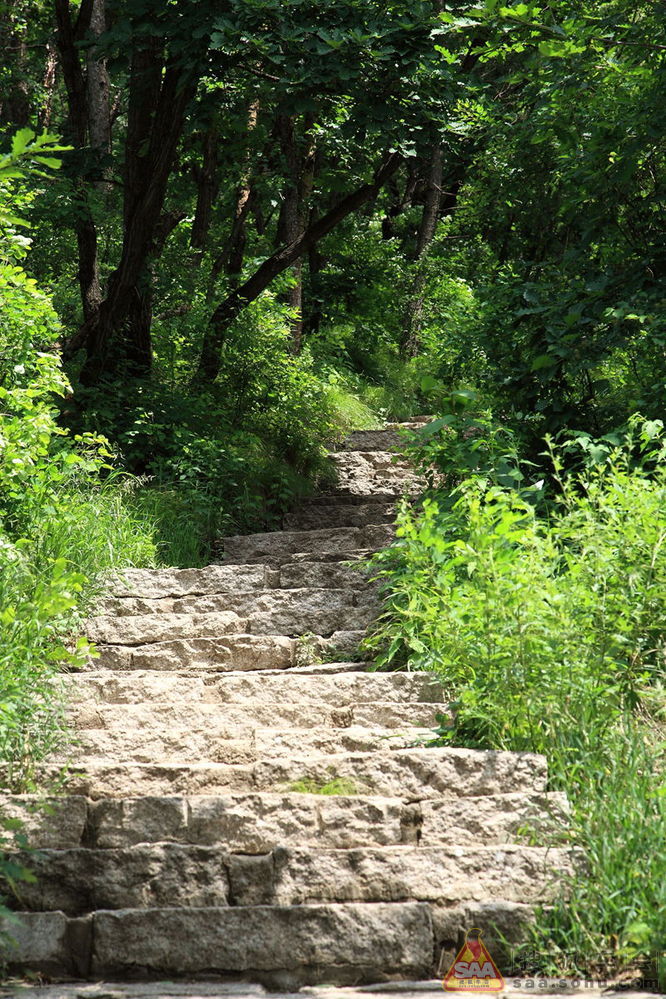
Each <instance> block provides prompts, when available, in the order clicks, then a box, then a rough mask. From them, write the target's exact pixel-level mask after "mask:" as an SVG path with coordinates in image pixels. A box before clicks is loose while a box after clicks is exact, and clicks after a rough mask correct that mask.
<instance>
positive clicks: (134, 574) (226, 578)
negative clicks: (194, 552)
mask: <svg viewBox="0 0 666 999" xmlns="http://www.w3.org/2000/svg"><path fill="white" fill-rule="evenodd" d="M273 580H274V573H273V570H271V569H268V568H267V567H266V566H262V565H236V566H227V565H209V566H206V568H205V569H125V570H124V571H123V572H122V574H121V575H119V576H116V577H112V578H110V579H109V581H108V584H107V588H108V592H109V593H110V594H111V595H112V596H116V597H144V598H146V599H153V600H157V599H159V598H160V597H181V596H185V595H186V594H189V593H224V592H226V591H231V592H234V593H235V592H239V591H240V590H255V589H259V590H264V589H267V588H268V587H270V586H273V585H274V583H273Z"/></svg>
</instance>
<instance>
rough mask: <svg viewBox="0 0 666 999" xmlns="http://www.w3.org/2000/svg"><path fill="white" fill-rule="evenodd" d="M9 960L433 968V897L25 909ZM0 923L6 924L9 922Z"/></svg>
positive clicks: (321, 976) (327, 971)
mask: <svg viewBox="0 0 666 999" xmlns="http://www.w3.org/2000/svg"><path fill="white" fill-rule="evenodd" d="M17 920H18V921H17V922H16V923H14V922H7V921H5V926H6V928H7V930H8V932H11V935H12V936H13V937H14V939H15V941H16V946H15V949H14V950H13V951H12V956H11V958H10V960H11V965H10V969H12V970H20V969H24V968H26V967H27V968H30V969H31V970H33V971H39V972H42V973H44V974H48V975H52V976H53V975H65V976H73V977H79V978H89V977H92V978H100V977H103V978H106V979H109V978H110V977H111V976H112V975H118V976H120V977H124V978H127V977H130V978H136V977H137V976H139V977H143V978H146V977H155V976H157V975H166V976H169V977H171V976H181V977H182V976H190V977H191V976H193V975H197V974H199V975H201V974H204V975H206V976H211V975H222V976H224V977H225V978H227V979H228V978H234V977H235V978H242V979H244V980H245V981H248V980H249V981H254V982H260V983H264V984H265V985H268V986H271V987H273V988H276V989H281V990H284V989H288V988H292V987H293V988H298V987H299V986H300V985H307V984H315V983H317V982H327V983H331V984H337V985H344V984H359V983H361V982H377V981H387V980H389V979H392V978H426V977H428V976H429V975H430V974H432V973H433V953H434V946H435V941H434V932H433V919H432V913H431V909H430V907H429V906H428V905H427V904H425V903H419V902H406V903H398V904H385V903H375V904H372V903H348V904H346V905H337V904H333V905H312V906H309V905H308V906H253V907H250V908H245V907H243V906H225V907H220V908H203V909H199V908H181V909H179V908H163V909H121V910H119V911H109V910H101V911H97V912H95V913H94V914H92V915H91V916H88V917H84V918H75V917H68V916H66V915H65V914H64V913H62V912H39V913H24V914H21V915H19V916H18V917H17ZM2 928H3V927H2V925H0V929H2Z"/></svg>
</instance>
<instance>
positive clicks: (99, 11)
mask: <svg viewBox="0 0 666 999" xmlns="http://www.w3.org/2000/svg"><path fill="white" fill-rule="evenodd" d="M55 11H56V21H57V26H58V32H57V46H58V51H59V53H60V63H61V66H62V71H63V78H64V81H65V89H66V92H67V106H68V118H69V130H70V133H71V136H72V141H73V144H74V145H75V146H77V147H78V148H79V149H82V148H83V147H84V146H86V145H88V144H89V145H90V146H92V147H93V149H94V150H95V152H96V153H97V154H98V155H99V156H103V155H105V154H107V153H108V152H109V149H110V143H111V125H110V114H109V87H108V75H107V72H106V66H105V65H104V63H103V61H102V60H100V61H97V60H96V59H95V56H94V52H90V51H89V54H88V56H87V61H86V71H85V72H84V69H83V64H82V62H81V49H80V48H79V43H80V42H81V41H82V40H83V38H84V37H85V36H86V34H87V33H88V32H89V31H92V32H93V34H94V35H95V37H99V35H100V34H101V33H102V32H103V31H104V30H105V18H104V0H84V2H83V3H82V4H81V7H80V8H79V14H78V17H77V19H76V22H72V17H71V8H70V4H69V0H55ZM74 189H75V204H76V223H75V230H76V241H77V249H78V259H79V269H78V280H79V289H80V293H81V305H82V307H83V319H84V322H88V321H90V320H91V319H92V317H93V316H94V315H95V314H96V313H97V310H98V309H99V306H100V304H101V301H102V290H101V286H100V280H99V263H98V248H97V227H96V225H95V221H94V219H93V215H92V211H91V209H90V204H89V200H88V189H87V182H86V179H85V178H83V177H78V178H77V179H76V180H75V183H74Z"/></svg>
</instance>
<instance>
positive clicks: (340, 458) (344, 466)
mask: <svg viewBox="0 0 666 999" xmlns="http://www.w3.org/2000/svg"><path fill="white" fill-rule="evenodd" d="M330 460H331V462H332V463H333V465H334V466H335V473H336V476H337V491H338V492H339V493H348V494H351V495H355V496H365V497H369V496H371V497H373V498H376V496H377V494H378V493H381V494H383V495H387V494H388V495H389V496H393V497H397V496H402V495H404V494H407V495H414V494H416V493H418V492H420V491H421V490H422V489H423V483H422V482H421V480H420V479H419V477H418V476H417V475H416V473H415V472H414V471H412V469H411V468H410V467H409V466H408V465H407V463H406V462H400V461H398V460H396V458H395V457H394V456H393V455H392V454H391V453H390V451H339V452H338V453H336V454H332V455H331V456H330ZM375 547H378V546H375Z"/></svg>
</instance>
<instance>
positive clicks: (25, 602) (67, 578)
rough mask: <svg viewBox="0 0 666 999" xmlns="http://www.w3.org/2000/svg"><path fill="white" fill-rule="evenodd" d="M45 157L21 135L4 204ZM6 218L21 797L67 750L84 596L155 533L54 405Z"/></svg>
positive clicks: (92, 441)
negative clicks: (70, 673)
mask: <svg viewBox="0 0 666 999" xmlns="http://www.w3.org/2000/svg"><path fill="white" fill-rule="evenodd" d="M47 138H48V137H47ZM46 149H50V150H51V151H58V147H56V146H55V144H54V143H53V142H52V141H50V139H49V141H48V142H47V141H42V140H37V139H35V138H34V135H33V133H31V132H28V131H27V130H26V131H25V132H23V133H19V134H18V136H17V137H16V139H15V141H14V144H13V152H12V154H10V156H9V157H5V158H4V159H3V160H2V161H0V170H1V171H4V172H3V173H2V174H1V175H0V184H1V185H2V186H1V188H0V191H1V193H2V199H3V204H5V205H7V204H12V203H14V202H18V203H21V201H22V195H21V181H22V176H23V173H24V171H25V170H26V169H28V168H29V166H30V163H31V162H32V161H35V162H37V163H38V164H39V166H40V167H41V166H46V167H51V166H53V165H54V164H53V163H52V162H50V157H45V156H43V155H42V153H43V152H44V150H46ZM22 164H24V165H23V166H22ZM3 218H4V222H5V227H4V229H0V299H1V306H2V307H1V308H0V762H1V763H2V767H3V772H2V783H3V785H4V786H8V787H10V788H12V789H14V790H25V789H26V788H29V787H31V786H32V785H33V783H34V780H35V773H36V767H37V765H38V763H39V762H40V761H41V760H43V759H45V758H46V757H48V756H50V755H51V754H52V753H54V752H55V751H57V750H59V749H62V747H63V746H64V745H65V744H66V740H67V732H66V724H65V718H64V705H63V696H62V689H61V685H60V683H59V681H58V674H59V672H60V670H61V668H62V667H63V666H69V667H76V666H78V665H79V664H80V663H81V662H82V660H83V657H84V656H85V655H86V653H87V651H88V648H87V645H86V643H85V642H84V641H82V640H78V641H77V639H76V620H77V615H78V614H79V613H80V610H81V609H82V607H83V603H84V598H85V597H86V595H87V596H89V595H90V593H91V592H92V589H93V588H94V585H95V583H96V582H97V581H98V580H99V578H100V576H101V574H102V573H103V572H104V571H105V570H106V569H109V568H115V567H118V566H120V565H125V564H128V563H129V564H132V563H133V562H138V563H139V564H146V563H150V562H151V561H152V560H153V559H154V554H155V552H154V546H153V544H152V541H151V529H150V525H149V524H148V523H146V522H145V521H144V522H140V521H139V519H138V518H137V517H136V516H134V515H133V514H131V513H130V512H129V511H128V510H127V509H126V507H125V505H124V504H123V502H122V495H123V488H124V487H123V486H122V483H121V480H120V479H118V478H117V477H114V476H111V477H108V473H109V471H110V466H109V464H108V459H109V457H110V452H109V451H108V447H107V445H106V443H105V442H104V440H103V439H102V438H100V437H98V436H96V435H91V434H87V435H81V436H78V437H69V436H67V434H66V433H65V432H64V431H63V430H62V429H61V428H60V426H59V425H58V422H57V415H58V412H57V409H56V407H55V405H54V402H55V398H56V397H57V396H63V395H64V394H65V393H67V392H68V391H69V385H68V382H67V380H66V378H65V376H64V374H63V372H62V370H61V367H60V362H59V358H58V355H57V354H56V353H55V352H54V343H55V341H56V339H57V337H58V336H59V334H60V326H59V323H58V320H57V318H56V316H55V313H54V311H53V308H52V306H51V303H50V301H49V299H48V296H47V295H45V294H44V293H43V292H42V291H40V290H39V288H38V287H37V286H36V284H35V282H34V281H33V280H31V279H30V278H28V277H27V275H26V274H25V272H24V271H23V269H22V267H21V261H22V260H23V258H24V257H25V254H26V252H27V249H28V246H29V241H28V240H26V239H25V238H24V237H19V236H17V234H16V231H15V229H14V228H13V226H14V225H15V224H16V219H15V218H13V219H12V220H11V224H9V223H7V218H8V213H7V212H5V214H4V216H3ZM21 224H22V225H25V223H21ZM103 475H107V481H106V482H103V481H102V476H103ZM84 590H85V591H87V594H86V593H84Z"/></svg>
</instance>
